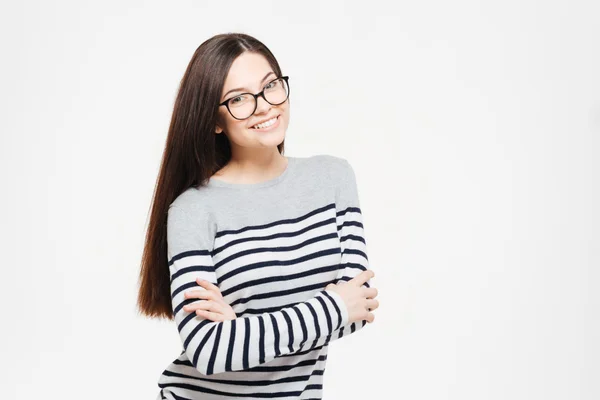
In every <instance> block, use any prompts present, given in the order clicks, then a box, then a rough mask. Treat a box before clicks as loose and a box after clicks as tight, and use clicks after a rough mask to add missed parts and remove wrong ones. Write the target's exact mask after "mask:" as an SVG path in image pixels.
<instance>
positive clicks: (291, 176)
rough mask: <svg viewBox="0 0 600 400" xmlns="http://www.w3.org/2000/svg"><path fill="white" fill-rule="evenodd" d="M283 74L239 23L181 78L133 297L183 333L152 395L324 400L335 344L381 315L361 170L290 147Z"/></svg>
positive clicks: (175, 399) (173, 399) (205, 46)
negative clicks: (297, 153)
mask: <svg viewBox="0 0 600 400" xmlns="http://www.w3.org/2000/svg"><path fill="white" fill-rule="evenodd" d="M288 80H289V78H288V77H287V76H284V75H283V74H282V73H281V69H280V67H279V64H278V63H277V61H276V60H275V57H274V56H273V54H272V53H271V52H270V51H269V50H268V49H267V47H266V46H264V45H263V44H262V43H261V42H259V41H258V40H256V39H255V38H253V37H251V36H248V35H245V34H235V33H232V34H222V35H217V36H214V37H212V38H210V39H209V40H207V41H206V42H204V43H202V45H200V47H199V48H198V49H197V50H196V53H195V54H194V56H193V58H192V60H191V62H190V64H189V66H188V68H187V71H186V73H185V75H184V77H183V79H182V82H181V87H180V90H179V93H178V95H177V98H176V101H175V107H174V110H173V116H172V119H171V125H170V128H169V133H168V138H167V143H166V146H165V150H164V154H163V161H162V164H161V169H160V173H159V176H158V181H157V185H156V192H155V194H154V199H153V204H152V211H151V216H150V223H149V226H148V232H147V235H146V242H145V247H144V254H143V257H142V266H141V271H140V280H141V284H140V289H139V295H138V306H139V308H140V310H141V311H142V312H143V313H144V314H146V315H148V316H151V317H166V318H169V319H174V320H175V323H176V327H177V330H178V332H179V335H180V338H181V343H182V351H181V354H180V355H179V357H177V358H176V359H175V360H174V361H173V362H172V363H171V364H170V365H168V366H167V368H166V369H164V371H163V372H162V374H161V376H160V379H159V382H158V386H159V389H160V392H159V394H158V396H157V400H158V399H161V400H162V399H169V400H186V399H189V400H191V399H223V398H236V399H237V398H265V397H269V398H306V399H308V398H310V399H321V398H322V396H323V374H324V372H325V364H326V360H327V353H328V346H329V343H330V342H332V341H335V340H338V339H340V338H343V337H344V336H347V335H349V334H352V333H354V332H356V331H358V330H359V329H361V328H362V327H364V326H365V325H366V324H367V323H368V322H373V320H374V315H373V313H372V311H373V310H374V309H376V308H377V307H378V305H379V303H378V301H377V300H376V299H375V297H376V296H377V290H376V289H375V288H374V287H372V286H371V282H370V279H371V278H372V277H373V276H374V274H373V272H372V271H371V270H370V269H369V262H368V257H367V250H366V238H365V234H364V227H363V223H362V213H361V209H360V205H359V200H358V189H357V187H356V179H355V175H354V171H353V169H352V167H351V166H350V164H349V163H348V161H346V160H345V159H343V158H340V157H336V156H332V155H325V154H321V155H314V156H311V157H291V156H284V155H283V142H284V138H285V134H286V130H287V127H288V124H289V115H290V106H289V104H290V103H289V93H290V91H289V82H288ZM357 376H358V373H357Z"/></svg>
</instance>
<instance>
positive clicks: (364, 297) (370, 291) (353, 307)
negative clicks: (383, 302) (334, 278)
mask: <svg viewBox="0 0 600 400" xmlns="http://www.w3.org/2000/svg"><path fill="white" fill-rule="evenodd" d="M374 276H375V273H374V272H373V271H372V270H370V269H368V270H366V271H362V272H361V273H360V274H358V275H356V276H355V277H354V278H352V279H351V280H349V281H348V282H345V281H341V282H338V283H337V284H334V283H330V284H329V285H327V286H326V287H325V290H330V291H333V292H336V293H337V294H339V295H340V296H341V297H342V299H344V303H345V304H346V308H347V309H348V318H349V319H348V323H352V322H356V321H362V320H367V322H373V320H374V319H375V315H374V314H373V313H371V312H369V311H372V310H374V309H376V308H377V307H379V302H378V301H377V300H375V297H376V296H377V289H375V288H374V287H370V288H366V287H362V285H363V283H365V282H367V281H368V280H369V279H371V278H372V277H374Z"/></svg>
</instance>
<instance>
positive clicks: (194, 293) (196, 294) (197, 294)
mask: <svg viewBox="0 0 600 400" xmlns="http://www.w3.org/2000/svg"><path fill="white" fill-rule="evenodd" d="M183 297H184V298H186V299H207V300H215V299H216V297H217V296H216V295H215V292H213V291H209V290H188V291H186V292H185V293H184V295H183Z"/></svg>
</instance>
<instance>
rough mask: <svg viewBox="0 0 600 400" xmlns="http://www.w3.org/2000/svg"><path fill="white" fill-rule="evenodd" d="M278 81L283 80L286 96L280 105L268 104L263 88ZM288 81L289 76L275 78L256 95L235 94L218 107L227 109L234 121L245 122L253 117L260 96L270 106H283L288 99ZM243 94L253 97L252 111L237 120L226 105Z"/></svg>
mask: <svg viewBox="0 0 600 400" xmlns="http://www.w3.org/2000/svg"><path fill="white" fill-rule="evenodd" d="M278 79H283V80H284V81H285V86H286V87H287V96H285V100H283V101H282V102H281V103H277V104H275V103H271V102H270V101H269V100H267V98H266V97H265V87H267V86H269V85H270V84H271V83H273V82H275V81H276V80H278ZM288 79H290V77H289V76H280V77H277V78H275V79H273V80H271V81H269V83H267V84H266V85H265V86H264V87H263V90H261V91H260V92H258V93H256V94H253V93H240V94H236V95H235V96H231V97H230V98H228V99H227V100H225V101H223V102H222V103H220V104H219V107H220V106H225V107H227V111H229V114H230V115H231V116H232V117H233V118H235V119H237V120H239V121H243V120H245V119H248V118H250V117H251V116H253V115H254V113H255V112H256V108H257V107H258V97H259V96H260V97H262V98H263V99H265V101H266V102H267V103H269V104H270V105H272V106H278V105H280V104H283V103H285V102H286V101H287V99H288V98H289V97H290V83H289V82H288ZM243 94H249V95H250V96H254V110H252V113H251V114H250V115H248V116H247V117H246V118H237V117H235V116H234V115H233V113H232V112H231V110H230V109H229V104H228V103H229V100H231V99H234V98H236V97H238V96H241V95H243Z"/></svg>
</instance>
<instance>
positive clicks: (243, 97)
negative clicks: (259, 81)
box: [219, 76, 290, 120]
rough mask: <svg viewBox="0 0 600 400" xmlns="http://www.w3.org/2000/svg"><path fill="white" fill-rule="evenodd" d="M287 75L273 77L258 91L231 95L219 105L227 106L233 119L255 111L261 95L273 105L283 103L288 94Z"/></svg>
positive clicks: (249, 115) (249, 114)
mask: <svg viewBox="0 0 600 400" xmlns="http://www.w3.org/2000/svg"><path fill="white" fill-rule="evenodd" d="M288 79H289V77H288V76H282V77H279V78H277V79H273V80H272V81H271V82H269V83H267V84H266V85H265V87H264V88H263V90H261V91H260V93H256V94H252V93H242V94H238V95H236V96H234V97H231V98H229V99H227V100H225V101H224V102H222V103H221V104H219V107H220V106H225V107H227V110H228V111H229V114H231V116H232V117H233V118H235V119H239V120H242V119H248V118H250V117H251V116H252V114H254V112H255V111H256V107H257V105H258V101H257V99H258V97H259V96H261V97H262V98H263V99H265V101H266V102H267V103H269V104H271V105H273V106H277V105H279V104H283V103H285V101H286V100H287V99H288V97H289V96H290V85H289V83H288Z"/></svg>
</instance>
